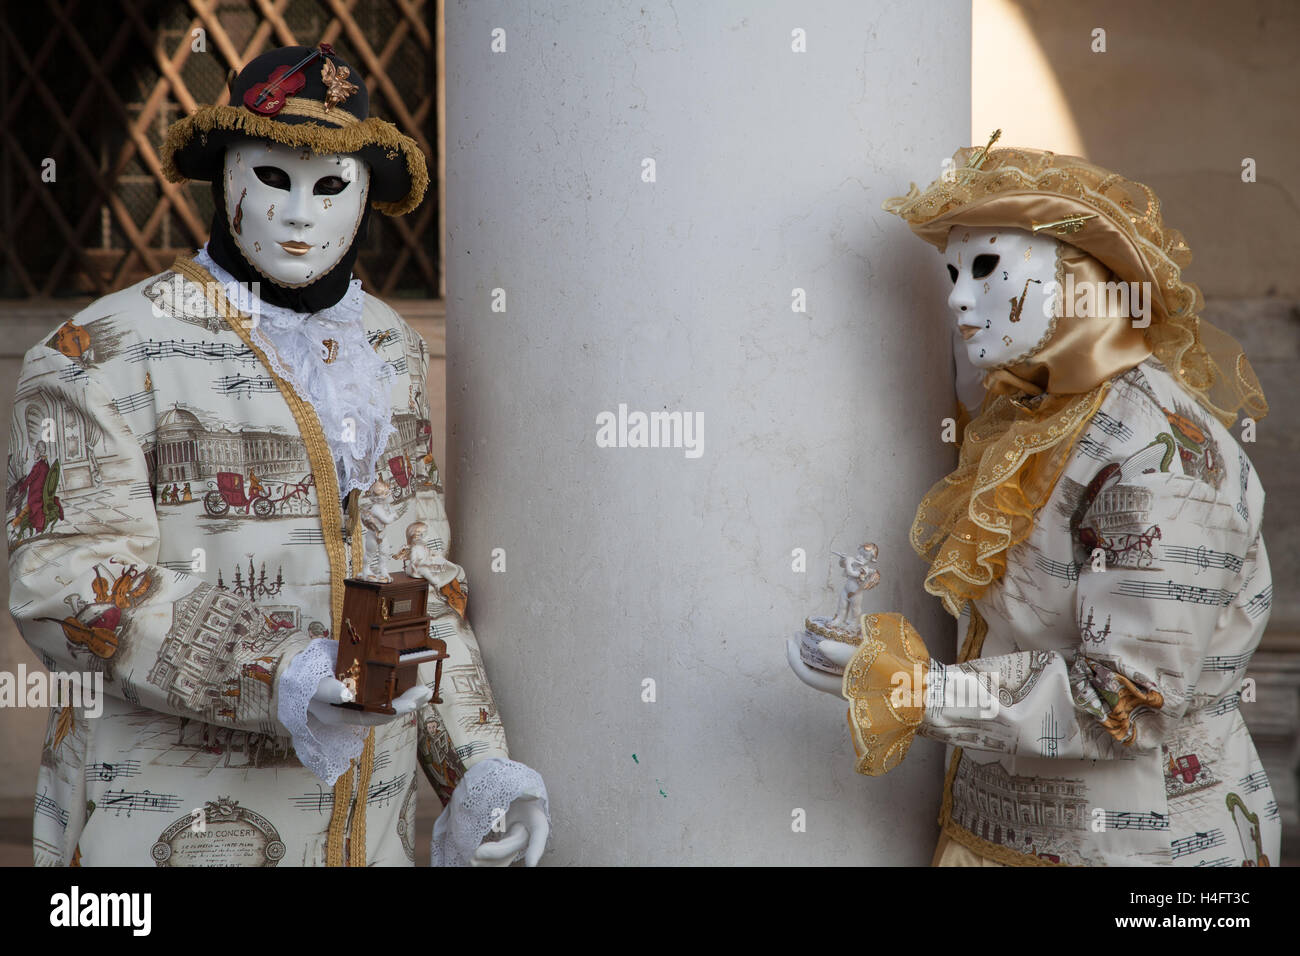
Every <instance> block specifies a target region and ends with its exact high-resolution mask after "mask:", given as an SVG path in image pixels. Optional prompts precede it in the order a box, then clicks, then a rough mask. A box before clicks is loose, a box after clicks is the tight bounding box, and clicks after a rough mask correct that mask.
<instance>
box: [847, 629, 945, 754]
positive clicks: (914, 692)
mask: <svg viewBox="0 0 1300 956" xmlns="http://www.w3.org/2000/svg"><path fill="white" fill-rule="evenodd" d="M929 669H930V654H929V652H928V651H927V650H926V649H925V642H924V641H922V640H921V635H919V634H918V633H916V628H914V627H912V625H911V624H910V623H909V622H908V620H907V618H905V617H903V615H901V614H895V613H890V614H864V615H863V616H862V643H861V644H860V645H858V650H857V653H856V654H854V655H853V658H852V660H850V661H849V666H848V667H846V668H845V669H844V682H843V685H842V688H841V693H842V694H843V696H844V698H845V699H846V700H848V702H849V715H848V718H849V730H850V731H851V733H852V735H853V749H854V750H855V751H856V752H857V755H858V763H857V768H856V769H857V771H858V773H862V774H867V775H868V776H872V777H878V776H880V775H881V774H885V773H888V772H889V771H891V770H893V769H894V768H895V767H897V766H898V765H899V764H900V763H902V762H903V758H904V757H906V756H907V750H908V748H909V747H911V746H912V738H913V737H914V736H916V729H917V728H918V727H919V726H920V725H921V720H922V719H923V718H924V717H925V686H924V685H925V680H926V677H927V675H928V673H929Z"/></svg>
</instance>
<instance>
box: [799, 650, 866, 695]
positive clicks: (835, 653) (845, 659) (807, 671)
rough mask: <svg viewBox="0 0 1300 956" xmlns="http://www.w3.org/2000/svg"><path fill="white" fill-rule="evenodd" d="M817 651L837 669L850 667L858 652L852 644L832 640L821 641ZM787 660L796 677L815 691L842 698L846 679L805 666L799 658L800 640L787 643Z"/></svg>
mask: <svg viewBox="0 0 1300 956" xmlns="http://www.w3.org/2000/svg"><path fill="white" fill-rule="evenodd" d="M817 650H819V651H821V652H822V654H824V655H825V656H826V658H827V659H828V660H829V661H830V662H831V663H832V664H834V665H835V666H836V667H848V666H849V661H851V660H853V655H854V654H856V653H857V652H858V649H857V648H856V647H854V646H853V645H852V644H843V643H841V642H840V641H831V640H824V641H820V642H819V643H818V644H817ZM785 659H786V660H787V661H788V662H789V664H790V669H791V670H792V671H794V676H795V677H797V678H799V679H800V680H801V681H803V682H804V683H805V684H807V685H808V686H809V687H811V688H812V689H813V690H819V691H821V692H822V693H823V694H830V695H831V696H832V697H842V694H841V693H840V691H841V688H842V687H843V686H844V679H843V678H842V677H840V676H839V675H838V674H827V673H826V672H825V671H819V670H817V669H816V668H815V667H809V666H808V665H807V664H805V663H804V662H803V658H801V657H800V656H799V642H798V640H795V639H791V640H788V641H786V642H785Z"/></svg>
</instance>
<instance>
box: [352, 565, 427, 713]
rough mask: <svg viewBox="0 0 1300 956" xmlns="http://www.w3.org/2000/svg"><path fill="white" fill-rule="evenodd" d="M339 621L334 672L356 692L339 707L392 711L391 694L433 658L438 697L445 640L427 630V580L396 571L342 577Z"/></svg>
mask: <svg viewBox="0 0 1300 956" xmlns="http://www.w3.org/2000/svg"><path fill="white" fill-rule="evenodd" d="M344 588H345V590H344V594H343V625H342V627H341V628H340V629H339V630H340V632H341V633H340V634H339V635H338V642H339V656H338V659H337V661H336V662H335V668H334V676H335V677H337V678H338V679H339V680H341V681H342V682H343V683H344V684H346V685H347V686H348V688H349V689H350V690H351V691H352V692H353V693H354V694H355V695H356V700H355V701H354V702H352V703H348V704H338V705H336V706H339V707H350V708H352V709H354V710H365V711H370V712H372V713H378V714H393V713H396V711H395V710H394V709H393V699H394V698H396V697H400V696H401V695H402V694H403V693H404V692H406V691H408V690H410V689H411V688H412V687H414V686H415V683H416V681H417V680H419V675H418V669H419V666H420V665H421V664H423V663H425V662H426V661H435V662H437V668H436V670H435V672H434V683H433V701H434V703H439V704H440V703H442V697H441V696H440V693H439V692H440V689H441V685H442V662H443V661H445V660H446V659H447V656H448V655H447V642H446V641H442V640H439V639H438V638H435V637H431V636H430V634H429V615H428V613H427V609H426V602H427V601H428V597H429V582H428V581H426V580H425V579H424V578H417V577H412V576H411V575H409V574H406V573H404V572H401V571H398V572H396V573H395V574H394V575H393V579H392V580H391V581H365V580H362V579H360V578H348V579H347V580H346V581H344Z"/></svg>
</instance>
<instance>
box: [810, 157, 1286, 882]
mask: <svg viewBox="0 0 1300 956" xmlns="http://www.w3.org/2000/svg"><path fill="white" fill-rule="evenodd" d="M996 138H997V134H995V135H994V137H993V139H994V140H996ZM991 146H992V141H990V144H989V146H988V147H985V148H983V149H974V148H971V149H962V150H959V151H958V152H957V154H956V155H955V156H954V158H953V164H954V168H955V169H956V170H957V171H958V172H957V176H956V177H955V178H953V179H950V180H937V181H936V182H934V183H932V184H931V185H930V186H929V187H927V189H926V190H924V191H923V190H920V189H919V188H917V187H915V186H913V187H912V188H911V190H910V191H909V193H908V194H907V195H906V196H900V197H897V198H895V199H890V200H888V201H887V202H886V203H885V204H884V208H885V209H886V211H889V212H893V213H896V214H897V215H899V216H900V217H902V218H903V219H904V220H905V221H906V222H907V223H908V225H909V226H910V227H911V228H912V230H913V232H914V233H915V234H917V235H918V236H920V237H921V238H923V239H925V240H926V241H928V242H930V243H932V244H933V245H934V246H935V247H936V248H937V249H938V250H939V252H940V253H942V254H943V256H944V262H945V266H946V272H947V278H948V280H949V281H950V282H951V291H950V294H949V297H948V303H947V304H948V310H949V313H950V316H951V320H952V322H953V323H954V325H955V327H956V329H957V330H958V332H960V333H961V336H962V342H963V343H964V345H965V352H966V359H967V360H968V361H969V363H970V365H971V366H972V367H974V368H976V369H978V370H979V371H980V372H981V374H982V376H983V383H984V386H985V389H986V391H987V392H988V393H989V395H988V396H987V397H986V398H985V400H984V402H983V405H982V407H981V409H980V411H979V414H978V415H977V416H976V417H974V419H973V420H971V421H970V422H969V424H967V425H966V427H965V431H964V432H963V433H961V435H960V442H961V447H960V456H959V463H958V467H957V468H956V469H955V470H954V471H952V472H951V473H950V474H949V475H948V476H947V477H946V478H944V479H943V480H941V481H939V482H937V483H936V484H935V485H934V486H933V487H932V488H931V490H930V492H929V493H928V494H927V495H926V496H925V498H924V499H923V501H922V502H921V504H920V506H919V508H918V510H917V513H916V518H915V521H914V522H913V527H912V533H911V539H912V544H913V546H914V548H915V549H916V550H917V552H918V553H919V554H920V555H921V556H922V557H923V558H925V559H926V560H927V561H928V562H929V564H930V567H929V571H928V573H927V575H926V590H927V591H928V592H929V593H931V594H933V595H934V596H936V597H938V598H940V599H941V600H942V601H943V603H944V607H945V608H946V609H947V610H948V611H949V613H950V614H952V615H953V616H954V617H957V616H959V615H961V614H962V613H963V612H964V611H967V610H969V625H968V627H967V631H966V636H965V640H964V642H963V645H962V649H961V652H960V654H959V656H958V663H957V664H956V665H944V664H942V663H939V662H937V661H934V660H933V659H931V658H930V655H929V653H928V651H927V650H926V648H925V644H924V640H923V639H922V637H921V636H920V635H918V634H916V633H915V630H914V629H913V628H910V625H908V623H907V622H906V621H904V620H901V616H900V615H897V614H895V615H892V618H893V619H898V620H897V626H891V627H888V628H885V627H880V626H879V625H878V624H877V625H874V629H873V630H872V631H871V634H872V635H873V636H874V637H875V638H876V639H874V640H872V641H866V640H864V641H863V643H862V644H861V645H860V646H859V647H858V649H857V650H856V651H855V652H854V653H853V656H852V657H851V658H850V659H848V660H847V661H846V664H847V665H848V666H847V669H846V672H845V674H846V677H845V680H844V682H843V685H842V687H841V688H839V690H840V692H841V695H842V696H843V697H845V698H847V699H848V701H849V705H850V706H849V726H850V729H851V731H852V733H853V740H854V746H855V750H856V751H857V754H858V758H859V762H858V769H859V771H860V772H864V773H869V774H873V775H879V774H881V773H885V772H887V771H888V770H890V769H891V768H892V767H893V766H895V765H896V764H897V762H898V761H899V760H901V759H902V756H903V755H905V754H906V752H907V748H908V746H909V745H910V743H911V738H912V735H914V734H920V735H922V736H926V737H929V738H931V739H934V740H937V741H940V742H943V743H946V744H949V745H952V750H951V754H952V756H951V761H950V764H949V773H948V777H947V781H946V786H945V795H944V800H943V803H942V806H941V811H940V825H941V827H942V829H943V833H944V836H945V838H946V840H947V841H949V843H947V844H945V845H946V846H950V845H955V846H959V847H961V848H963V849H964V850H965V851H967V852H970V853H973V854H975V855H976V856H978V857H982V858H984V859H985V860H987V861H992V862H998V863H1005V864H1011V865H1024V866H1035V865H1047V864H1065V865H1079V864H1083V865H1115V864H1119V865H1135V864H1148V865H1150V864H1155V865H1177V866H1192V865H1238V866H1239V865H1251V866H1253V865H1265V863H1266V861H1267V860H1268V859H1269V858H1276V854H1277V846H1278V841H1279V838H1280V826H1279V814H1278V812H1277V804H1276V801H1275V798H1274V796H1273V793H1272V790H1271V788H1270V787H1269V783H1268V780H1267V777H1266V776H1265V774H1264V771H1263V768H1262V765H1261V764H1260V760H1259V756H1258V754H1257V753H1256V751H1255V748H1254V745H1253V743H1252V741H1251V738H1250V733H1249V731H1248V730H1247V728H1246V726H1245V723H1244V721H1243V720H1242V717H1241V712H1240V706H1239V705H1240V703H1241V700H1242V697H1243V679H1244V678H1245V676H1246V667H1247V665H1248V664H1249V663H1250V660H1251V657H1252V655H1253V653H1254V651H1255V649H1256V647H1257V646H1258V645H1259V642H1260V639H1261V637H1262V634H1263V629H1264V625H1265V623H1266V621H1267V617H1268V607H1269V604H1270V601H1271V594H1272V585H1271V580H1270V573H1269V565H1268V556H1267V552H1266V549H1265V547H1264V541H1263V538H1262V536H1261V532H1260V517H1261V510H1262V505H1263V500H1264V493H1263V489H1262V488H1261V487H1260V485H1259V482H1258V478H1257V475H1256V474H1255V471H1254V469H1253V468H1252V467H1251V465H1250V462H1249V459H1248V458H1247V456H1246V454H1245V452H1244V450H1243V449H1242V448H1241V446H1240V445H1238V444H1237V442H1236V439H1235V437H1234V435H1233V433H1232V432H1231V431H1229V428H1230V427H1232V426H1233V425H1234V423H1235V421H1236V419H1237V416H1238V414H1239V413H1240V412H1241V411H1242V410H1245V411H1246V413H1247V414H1249V415H1250V416H1252V417H1253V418H1256V419H1258V418H1259V417H1261V416H1263V415H1264V414H1266V413H1267V410H1268V408H1267V403H1266V402H1265V401H1264V399H1263V394H1262V390H1261V389H1260V388H1259V385H1258V382H1257V380H1256V379H1255V377H1254V374H1253V372H1252V371H1251V369H1250V365H1249V362H1248V361H1247V360H1246V358H1245V356H1244V354H1243V353H1242V351H1241V348H1240V346H1239V345H1238V344H1237V343H1236V342H1235V341H1234V340H1232V339H1231V338H1230V337H1229V336H1227V335H1226V334H1223V333H1222V332H1220V331H1219V330H1216V329H1214V328H1213V327H1212V326H1210V325H1209V324H1208V323H1206V322H1205V321H1204V320H1203V319H1202V318H1201V317H1200V316H1199V315H1198V312H1199V310H1200V308H1201V306H1202V302H1203V300H1202V297H1201V294H1200V292H1199V290H1198V289H1197V288H1196V287H1195V286H1193V285H1191V284H1189V283H1188V282H1187V281H1186V280H1185V279H1184V278H1183V274H1182V268H1183V266H1185V265H1186V264H1187V259H1188V258H1189V253H1188V252H1187V249H1186V244H1185V243H1184V242H1183V241H1182V238H1181V236H1180V235H1179V234H1178V233H1177V232H1176V231H1174V230H1172V229H1169V228H1168V227H1167V226H1166V225H1165V224H1164V222H1163V219H1162V217H1161V214H1160V206H1159V203H1158V202H1157V201H1156V199H1155V198H1154V195H1153V193H1152V192H1151V190H1150V189H1149V188H1147V187H1145V186H1142V185H1141V184H1137V183H1132V182H1130V181H1128V180H1126V179H1124V178H1123V177H1121V176H1119V175H1117V174H1115V173H1113V172H1111V171H1109V170H1104V169H1101V168H1100V167H1097V166H1095V165H1093V164H1091V163H1089V162H1088V161H1086V160H1082V159H1079V158H1077V157H1070V156H1062V155H1058V154H1054V153H1051V152H1047V151H1043V150H1032V149H1020V148H1014V149H1002V150H992V149H991ZM1066 224H1069V228H1066ZM1052 230H1055V231H1054V232H1053V231H1052ZM1021 250H1023V251H1024V255H1023V257H1021V256H1019V255H1018V253H1019V252H1020V251H1021ZM1040 251H1041V252H1042V255H1040ZM1007 255H1010V256H1011V258H1012V260H1013V261H1014V262H1015V263H1016V264H1017V267H1021V266H1020V260H1021V258H1023V262H1024V263H1027V264H1028V265H1024V266H1023V267H1022V268H1023V270H1024V271H1026V272H1032V271H1033V270H1034V269H1039V270H1041V274H1039V275H1032V276H1030V278H1031V279H1032V278H1037V279H1041V280H1042V282H1043V286H1044V288H1046V286H1047V281H1048V280H1049V279H1051V278H1052V276H1051V272H1052V267H1051V266H1052V260H1053V259H1054V260H1055V268H1056V271H1057V272H1058V273H1064V274H1065V276H1066V277H1067V278H1069V277H1074V278H1075V279H1083V280H1085V281H1088V282H1093V281H1098V280H1102V279H1109V278H1113V277H1118V278H1119V279H1120V280H1122V281H1126V282H1133V281H1140V282H1143V283H1146V287H1147V288H1150V289H1152V290H1155V291H1154V292H1153V295H1155V296H1158V300H1157V301H1155V302H1154V304H1153V308H1152V310H1151V313H1150V321H1149V322H1146V321H1144V322H1142V323H1136V322H1134V321H1132V320H1133V318H1134V317H1133V316H1132V315H1130V314H1126V312H1125V311H1124V310H1117V311H1115V312H1114V314H1111V315H1106V316H1098V317H1095V318H1091V319H1090V320H1089V321H1088V322H1086V323H1085V322H1073V323H1059V324H1053V323H1052V322H1050V321H1041V322H1040V320H1039V314H1038V312H1037V311H1031V309H1030V307H1029V305H1028V304H1026V305H1025V307H1024V309H1023V310H1021V309H1018V308H1015V306H1016V300H1015V299H1013V300H1012V303H1011V304H1012V312H1011V314H1010V316H1009V317H1008V314H1007V312H1006V298H1005V297H1003V298H1001V301H997V300H996V299H991V298H989V296H990V295H992V294H993V293H991V292H990V289H989V286H988V284H987V282H984V277H985V276H986V275H987V274H988V268H989V267H988V264H987V262H986V263H985V266H984V267H983V273H982V274H977V273H979V272H980V269H981V267H980V265H979V262H980V260H992V261H993V262H994V263H996V262H997V260H998V258H999V256H1003V257H1005V256H1007ZM1034 263H1037V266H1035V265H1034ZM938 274H939V272H938V270H937V269H936V275H938ZM1059 278H1060V276H1059V275H1058V281H1059ZM982 283H983V284H982ZM994 284H996V283H994ZM981 288H982V290H983V291H981ZM1022 288H1026V289H1030V290H1031V291H1030V293H1028V294H1029V295H1036V294H1037V291H1036V290H1037V288H1038V287H1037V285H1028V284H1025V283H1022V282H1020V281H1017V282H1016V283H1015V286H1014V289H1013V290H1012V292H1014V293H1016V294H1019V293H1020V291H1021V289H1022ZM1001 294H1002V293H1001V291H999V292H998V295H1001ZM1143 316H1144V318H1145V317H1146V313H1145V312H1144V313H1143ZM1031 322H1033V323H1038V325H1037V327H1035V328H1033V329H1031V330H1029V331H1027V330H1026V329H1025V328H1024V326H1025V324H1026V323H1031ZM988 330H992V332H991V333H990V334H985V333H986V332H988ZM1004 331H1005V337H1001V336H1003V332H1004ZM1016 336H1020V339H1019V340H1017V339H1016ZM999 341H1000V342H1002V346H998V344H997V343H998V342H999ZM960 344H961V343H959V347H960ZM1001 347H1004V348H1005V350H1006V355H1005V356H1002V355H1001V354H1000V353H999V348H1001ZM1234 452H1235V453H1234ZM889 617H891V616H890V615H875V616H874V618H873V620H876V621H879V620H880V619H884V618H889ZM864 633H866V632H865V631H864ZM898 660H925V661H927V662H928V672H929V674H928V677H929V686H928V688H927V693H926V695H925V706H924V707H923V708H911V709H909V708H907V707H897V708H892V709H887V708H884V707H882V706H881V701H882V700H884V697H882V695H884V694H886V693H887V691H888V680H889V675H888V669H889V666H890V664H889V663H888V662H890V661H898ZM879 662H884V663H879ZM792 666H793V665H792ZM796 673H799V671H798V669H797V668H796ZM801 676H803V675H801ZM958 678H960V679H961V680H960V682H961V683H966V684H971V683H981V684H986V685H987V686H990V687H991V686H997V687H999V688H1000V691H1001V693H1000V694H999V697H998V704H999V706H998V707H997V708H996V709H995V711H994V712H993V713H992V714H975V713H973V710H974V709H975V708H972V707H970V706H965V705H963V704H962V703H959V702H954V701H950V700H949V695H948V694H947V693H946V691H947V688H948V686H949V685H955V684H956V683H958ZM805 682H809V681H807V680H805ZM814 686H816V685H814ZM1085 811H1086V812H1085ZM945 852H946V851H945ZM954 856H959V854H954ZM940 862H941V863H942V860H941V861H940Z"/></svg>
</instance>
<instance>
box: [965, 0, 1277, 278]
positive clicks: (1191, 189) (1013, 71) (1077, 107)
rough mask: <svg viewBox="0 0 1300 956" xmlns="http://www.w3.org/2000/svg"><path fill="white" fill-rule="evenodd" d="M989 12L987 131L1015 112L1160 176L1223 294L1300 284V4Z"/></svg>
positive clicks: (1112, 1)
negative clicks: (1100, 34) (1248, 165)
mask: <svg viewBox="0 0 1300 956" xmlns="http://www.w3.org/2000/svg"><path fill="white" fill-rule="evenodd" d="M973 22H974V44H975V47H974V52H975V55H974V58H973V61H972V110H971V117H972V125H971V128H972V130H974V137H975V138H976V139H978V140H980V141H981V142H982V141H983V138H984V137H985V136H987V134H988V132H990V131H991V130H992V129H993V128H995V127H998V126H1000V127H1002V128H1003V130H1004V131H1005V135H1004V137H1003V140H1002V145H1024V146H1040V147H1043V148H1047V149H1054V150H1057V151H1058V152H1076V153H1077V152H1078V151H1079V150H1080V149H1081V150H1082V155H1084V156H1086V157H1088V158H1089V159H1092V160H1093V161H1095V162H1098V163H1100V164H1102V165H1103V166H1107V167H1109V168H1111V169H1115V170H1117V171H1119V172H1122V173H1123V174H1124V175H1126V176H1128V177H1129V178H1131V179H1137V180H1140V181H1141V182H1145V183H1147V184H1148V185H1149V186H1151V187H1152V188H1153V189H1154V190H1155V191H1156V194H1157V195H1158V196H1159V197H1160V199H1161V201H1162V202H1163V204H1164V208H1165V212H1166V214H1167V221H1168V222H1169V223H1170V224H1171V225H1172V226H1174V227H1175V228H1177V229H1180V230H1182V232H1183V233H1184V235H1185V236H1186V237H1187V241H1188V242H1189V244H1190V245H1191V247H1192V250H1193V252H1194V253H1195V255H1196V260H1195V262H1194V263H1193V265H1192V267H1191V269H1190V270H1189V272H1188V275H1189V277H1190V278H1192V279H1193V280H1194V281H1196V282H1197V283H1198V284H1199V285H1200V286H1201V289H1202V291H1203V292H1205V294H1206V295H1207V296H1230V297H1255V296H1277V297H1283V298H1292V299H1294V298H1297V297H1300V270H1297V269H1296V263H1297V261H1298V260H1300V229H1298V228H1297V225H1300V223H1298V222H1297V217H1298V214H1300V149H1297V146H1300V136H1298V135H1297V110H1296V99H1295V96H1296V90H1297V89H1300V56H1297V51H1298V50H1300V4H1297V3H1295V2H1294V0H1243V2H1234V3H1224V2H1222V0H1148V2H1143V3H1133V2H1131V0H1090V2H1089V3H1086V4H1084V3H1077V2H1074V0H975V4H974V18H973ZM1095 28H1102V29H1104V30H1105V31H1106V47H1107V49H1106V52H1105V53H1093V52H1092V51H1091V48H1090V47H1091V43H1092V36H1091V34H1092V31H1093V29H1095ZM1245 157H1252V158H1253V159H1255V160H1256V163H1257V168H1258V171H1257V176H1258V181H1257V182H1255V183H1250V184H1246V183H1243V182H1242V181H1241V162H1242V159H1243V158H1245Z"/></svg>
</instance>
